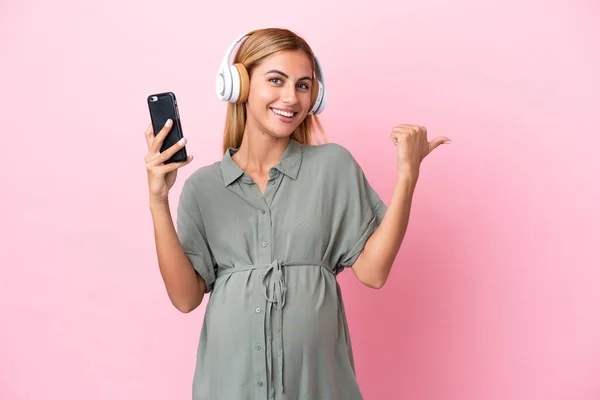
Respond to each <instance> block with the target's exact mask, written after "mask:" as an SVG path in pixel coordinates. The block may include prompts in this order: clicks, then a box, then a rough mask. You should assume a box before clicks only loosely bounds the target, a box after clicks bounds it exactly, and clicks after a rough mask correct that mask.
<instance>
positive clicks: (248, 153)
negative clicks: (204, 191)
mask: <svg viewBox="0 0 600 400" xmlns="http://www.w3.org/2000/svg"><path fill="white" fill-rule="evenodd" d="M290 137H291V136H287V137H284V138H274V137H273V136H270V135H268V134H266V133H263V132H261V131H259V130H256V129H251V128H250V127H248V126H247V127H246V129H245V130H244V137H243V139H242V143H241V145H240V149H239V150H238V151H237V152H236V153H235V154H234V155H233V160H234V161H235V162H236V163H237V164H238V165H239V167H240V168H241V169H243V170H244V171H246V172H248V173H252V172H256V173H261V174H263V173H264V174H268V173H269V170H270V169H271V168H273V167H274V166H275V165H277V163H278V162H279V160H280V159H281V156H282V155H283V152H284V151H285V149H286V148H287V146H288V144H289V142H290V140H291V139H290Z"/></svg>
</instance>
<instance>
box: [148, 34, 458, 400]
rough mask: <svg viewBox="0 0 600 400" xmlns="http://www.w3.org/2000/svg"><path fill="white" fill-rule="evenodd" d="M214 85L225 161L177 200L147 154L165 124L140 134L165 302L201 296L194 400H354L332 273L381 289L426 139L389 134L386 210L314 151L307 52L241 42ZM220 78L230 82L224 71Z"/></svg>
mask: <svg viewBox="0 0 600 400" xmlns="http://www.w3.org/2000/svg"><path fill="white" fill-rule="evenodd" d="M241 39H243V40H244V41H243V42H242V44H241V45H240V46H239V50H238V51H237V54H236V56H235V65H230V64H229V62H230V61H229V53H230V52H232V51H233V47H234V45H236V43H237V42H238V41H241V40H240V39H238V41H236V43H234V45H232V47H230V51H228V54H227V55H226V57H225V60H224V66H223V67H222V69H221V71H220V74H219V76H218V78H217V82H218V84H217V92H218V95H219V98H220V99H223V100H228V101H229V102H230V103H229V105H228V109H227V118H226V122H225V136H224V148H223V150H224V156H223V159H222V160H221V161H219V162H216V163H214V164H212V165H207V166H203V167H201V168H199V169H197V170H196V171H195V172H194V173H192V174H191V176H190V177H189V178H188V179H187V180H186V181H185V182H184V185H183V188H182V193H181V195H180V197H179V204H178V211H177V224H176V225H177V229H176V228H175V224H174V223H173V220H172V217H171V215H170V212H169V203H168V193H169V189H170V188H171V187H172V186H173V183H174V182H175V178H176V174H177V170H178V169H179V168H181V167H182V166H185V165H187V164H189V163H190V162H191V157H190V158H189V159H188V160H187V161H186V162H183V163H178V164H164V161H165V160H167V159H168V158H170V157H171V155H172V154H174V153H175V152H176V151H177V150H179V149H180V148H181V146H183V145H185V141H184V142H183V143H180V144H178V145H175V146H173V147H172V148H171V149H169V150H166V151H164V152H163V153H160V146H161V143H162V141H163V139H164V137H165V136H166V135H167V133H168V132H169V129H170V126H169V124H167V126H165V127H164V128H163V129H161V131H160V132H159V134H158V135H157V136H156V137H154V133H153V131H152V127H151V126H150V127H149V128H148V130H147V131H146V139H147V144H148V154H147V156H146V168H147V171H148V183H149V187H150V209H151V213H152V218H153V222H154V232H155V239H156V248H157V254H158V263H159V268H160V273H161V275H162V278H163V280H164V282H165V286H166V289H167V292H168V295H169V298H170V300H171V302H172V303H173V305H174V306H175V307H176V308H177V309H178V310H180V311H182V312H184V313H188V312H190V311H192V310H194V309H195V308H196V307H198V305H200V303H201V302H202V300H203V298H204V295H205V294H206V293H209V292H210V293H211V295H210V300H209V302H208V304H207V306H206V314H205V319H204V324H203V328H202V332H201V337H200V343H199V347H198V354H197V365H196V373H195V377H194V384H193V399H194V400H205V399H206V400H246V399H248V400H250V399H252V400H258V399H260V400H263V399H265V400H266V399H277V400H283V399H289V400H291V399H294V400H297V399H311V400H316V399H327V400H358V399H362V395H361V393H360V390H359V386H358V384H357V381H356V378H355V373H354V361H353V356H352V347H351V342H350V337H349V334H348V326H347V323H346V315H345V311H344V305H343V301H342V295H341V292H340V287H339V285H338V283H337V281H336V276H337V274H339V273H341V272H342V271H343V270H344V269H345V268H352V270H353V272H354V274H355V275H356V277H357V278H358V280H359V281H360V282H362V283H363V284H365V285H367V286H368V287H371V288H381V287H382V286H383V285H384V283H385V281H386V279H387V277H388V275H389V273H390V268H391V266H392V263H393V261H394V258H395V257H396V254H397V252H398V250H399V248H400V244H401V243H402V239H403V237H404V234H405V231H406V228H407V224H408V220H409V212H410V206H411V200H412V195H413V191H414V189H415V185H416V183H417V179H418V176H419V166H420V163H421V161H422V160H423V159H424V157H425V156H427V155H428V154H429V153H430V152H431V151H432V150H433V149H434V148H436V147H437V146H438V145H440V144H441V143H443V142H446V141H448V140H449V139H448V138H445V137H440V138H437V139H435V140H433V141H431V142H428V141H427V130H426V129H425V128H424V127H421V126H415V125H399V126H397V127H395V128H394V129H393V130H392V133H391V137H392V139H393V142H394V143H395V144H396V145H397V149H398V152H397V154H398V157H397V166H398V168H397V174H396V187H395V190H394V193H393V196H392V199H391V200H390V202H389V206H386V205H385V204H384V203H383V202H382V201H381V199H380V198H379V196H378V195H377V193H376V192H375V191H374V190H373V189H372V188H371V186H370V185H369V183H368V181H367V179H366V178H365V175H364V174H363V171H362V170H361V168H360V166H359V165H358V164H357V162H356V161H355V159H354V158H353V157H352V155H351V154H350V153H349V152H348V151H347V150H346V149H344V148H343V147H341V146H340V145H336V144H315V137H314V136H315V129H314V128H315V126H319V123H318V120H317V119H316V118H317V117H316V114H318V113H319V112H320V111H322V109H323V107H324V102H325V100H326V88H325V87H324V81H323V75H322V71H321V70H320V67H319V64H318V60H317V58H316V57H315V56H314V55H313V53H312V50H311V48H310V47H309V45H308V44H307V43H306V42H305V41H304V40H303V39H302V38H301V37H299V36H297V35H296V34H294V33H293V32H290V31H289V30H285V29H260V30H255V31H252V32H250V33H248V34H246V35H244V36H243V37H242V38H241ZM230 73H232V74H233V75H232V76H228V74H230Z"/></svg>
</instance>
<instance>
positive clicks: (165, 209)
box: [150, 202, 206, 312]
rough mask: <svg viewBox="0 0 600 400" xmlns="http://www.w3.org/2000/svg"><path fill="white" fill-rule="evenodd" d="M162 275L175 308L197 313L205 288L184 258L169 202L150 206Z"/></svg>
mask: <svg viewBox="0 0 600 400" xmlns="http://www.w3.org/2000/svg"><path fill="white" fill-rule="evenodd" d="M150 211H151V214H152V220H153V222H154V238H155V241H156V253H157V256H158V266H159V269H160V273H161V276H162V278H163V281H164V283H165V287H166V289H167V294H168V295H169V299H170V300H171V302H172V303H173V305H174V306H175V307H176V308H177V309H178V310H179V311H181V312H190V311H192V310H194V309H195V308H196V307H198V305H200V303H201V302H202V299H203V297H204V293H205V291H206V286H205V283H204V280H203V279H202V278H201V277H199V276H198V274H197V273H196V271H195V270H194V267H193V266H192V264H191V263H190V261H189V259H188V258H187V256H186V255H185V252H184V251H183V248H182V247H181V243H180V242H179V237H178V236H177V232H176V230H175V226H174V224H173V219H172V217H171V211H170V209H169V203H168V202H164V203H162V202H161V203H153V202H151V203H150Z"/></svg>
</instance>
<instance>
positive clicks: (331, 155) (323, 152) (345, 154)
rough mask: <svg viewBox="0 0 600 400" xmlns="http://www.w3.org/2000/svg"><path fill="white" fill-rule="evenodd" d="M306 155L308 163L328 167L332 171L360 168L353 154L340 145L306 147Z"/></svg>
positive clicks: (326, 144)
mask: <svg viewBox="0 0 600 400" xmlns="http://www.w3.org/2000/svg"><path fill="white" fill-rule="evenodd" d="M304 155H305V157H306V161H307V162H308V163H311V164H312V163H314V164H317V165H319V166H327V167H331V168H332V169H347V168H349V167H357V166H358V164H357V162H356V159H355V158H354V156H353V155H352V153H350V151H349V150H348V149H347V148H345V147H344V146H342V145H341V144H338V143H325V144H319V145H312V146H305V147H304Z"/></svg>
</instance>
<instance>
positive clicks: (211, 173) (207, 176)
mask: <svg viewBox="0 0 600 400" xmlns="http://www.w3.org/2000/svg"><path fill="white" fill-rule="evenodd" d="M220 163H221V162H220V161H217V162H214V163H212V164H209V165H204V166H202V167H200V168H198V169H196V170H195V171H194V172H192V173H191V174H190V176H188V177H187V178H186V179H185V181H184V183H183V188H182V194H184V193H190V194H192V193H193V194H194V195H196V196H198V195H200V194H201V193H206V192H207V190H209V189H213V188H214V187H215V186H216V185H217V184H219V183H221V185H222V184H223V178H222V176H221V169H220Z"/></svg>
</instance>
